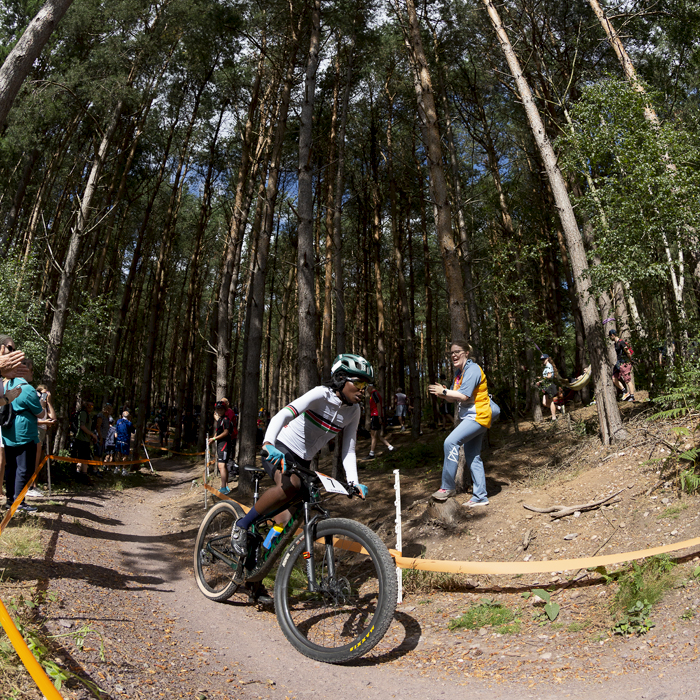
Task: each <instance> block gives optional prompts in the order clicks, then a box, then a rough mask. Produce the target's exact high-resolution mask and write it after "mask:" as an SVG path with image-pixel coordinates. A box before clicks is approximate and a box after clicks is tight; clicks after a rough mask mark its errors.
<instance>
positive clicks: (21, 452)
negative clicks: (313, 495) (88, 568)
mask: <svg viewBox="0 0 700 700" xmlns="http://www.w3.org/2000/svg"><path fill="white" fill-rule="evenodd" d="M35 464H36V443H35V442H25V443H23V444H21V445H14V446H10V445H8V444H7V443H5V495H6V496H7V505H8V507H9V506H11V505H12V504H13V503H14V500H15V498H17V496H19V494H20V493H21V491H22V489H23V488H24V486H25V484H26V483H27V482H28V481H29V479H30V477H31V476H32V474H34V467H35Z"/></svg>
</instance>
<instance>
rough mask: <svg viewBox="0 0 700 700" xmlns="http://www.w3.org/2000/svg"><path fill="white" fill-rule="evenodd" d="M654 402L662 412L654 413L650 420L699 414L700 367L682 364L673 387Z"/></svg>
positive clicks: (694, 364)
mask: <svg viewBox="0 0 700 700" xmlns="http://www.w3.org/2000/svg"><path fill="white" fill-rule="evenodd" d="M655 402H656V403H657V404H659V405H660V406H661V407H662V408H663V410H662V411H659V412H658V413H655V414H654V415H653V416H652V417H651V419H652V420H673V419H675V418H682V417H684V416H687V415H689V414H692V413H698V412H700V365H699V364H696V363H691V362H688V363H686V364H684V365H683V367H682V368H681V370H680V372H679V374H678V378H677V380H676V382H675V383H674V385H673V386H671V387H669V389H668V392H667V393H666V394H663V395H662V396H659V397H657V398H656V399H655Z"/></svg>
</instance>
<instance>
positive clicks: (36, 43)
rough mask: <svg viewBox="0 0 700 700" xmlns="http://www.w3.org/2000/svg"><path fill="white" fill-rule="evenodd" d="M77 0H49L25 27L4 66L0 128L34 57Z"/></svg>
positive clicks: (0, 81)
mask: <svg viewBox="0 0 700 700" xmlns="http://www.w3.org/2000/svg"><path fill="white" fill-rule="evenodd" d="M72 4H73V0H48V1H47V2H46V4H45V5H44V6H43V7H42V8H41V9H40V10H39V12H38V13H37V15H36V17H34V19H33V20H32V21H31V22H30V23H29V26H28V27H27V28H26V29H25V30H24V34H22V38H21V39H20V40H19V41H18V42H17V43H16V44H15V47H14V48H13V49H12V51H10V53H9V55H8V56H7V58H6V59H5V62H4V63H3V64H2V68H0V129H2V127H3V126H4V125H5V120H6V119H7V115H8V113H9V111H10V109H11V108H12V103H13V102H14V101H15V97H17V93H18V92H19V89H20V88H21V87H22V83H23V82H24V79H25V78H26V77H27V75H29V71H30V70H31V69H32V65H33V64H34V61H36V59H37V58H38V57H39V54H41V50H42V49H43V48H44V45H45V44H46V42H47V41H48V40H49V37H50V36H51V34H52V33H53V30H54V29H55V28H56V25H57V24H58V23H59V22H60V21H61V18H62V17H63V15H64V14H66V10H67V9H68V8H69V7H70V6H71V5H72Z"/></svg>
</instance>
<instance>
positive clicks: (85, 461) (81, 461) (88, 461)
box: [47, 455, 150, 467]
mask: <svg viewBox="0 0 700 700" xmlns="http://www.w3.org/2000/svg"><path fill="white" fill-rule="evenodd" d="M47 459H52V460H53V461H54V462H73V464H94V465H95V466H98V467H103V466H105V465H106V464H109V465H115V466H116V465H117V464H118V465H119V466H126V465H127V464H146V463H147V462H150V460H149V459H130V460H127V461H124V462H102V461H101V460H99V459H80V457H59V456H56V455H49V456H48V458H47Z"/></svg>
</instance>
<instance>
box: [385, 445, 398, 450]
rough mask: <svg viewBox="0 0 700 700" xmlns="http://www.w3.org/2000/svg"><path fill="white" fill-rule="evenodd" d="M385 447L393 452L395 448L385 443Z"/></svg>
mask: <svg viewBox="0 0 700 700" xmlns="http://www.w3.org/2000/svg"><path fill="white" fill-rule="evenodd" d="M386 449H387V450H389V452H393V451H394V450H395V449H396V448H395V447H394V446H393V445H387V446H386Z"/></svg>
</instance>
